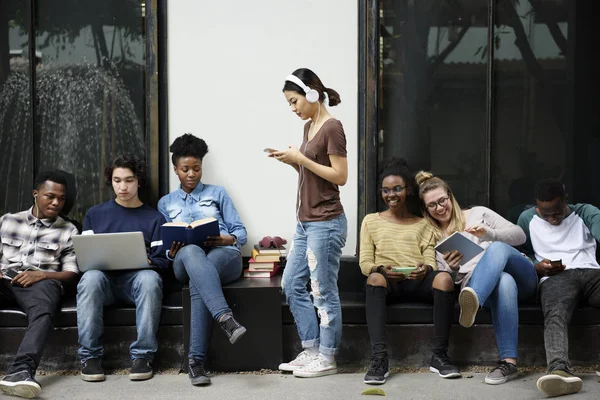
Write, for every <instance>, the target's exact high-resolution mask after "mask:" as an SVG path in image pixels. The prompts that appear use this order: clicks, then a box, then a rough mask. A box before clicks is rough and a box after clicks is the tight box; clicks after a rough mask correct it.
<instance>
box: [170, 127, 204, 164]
mask: <svg viewBox="0 0 600 400" xmlns="http://www.w3.org/2000/svg"><path fill="white" fill-rule="evenodd" d="M169 150H170V151H171V153H173V155H172V156H171V161H172V162H173V165H177V160H179V159H180V158H181V157H195V158H198V159H200V160H202V159H203V158H204V156H205V155H206V153H208V145H207V144H206V142H205V141H204V139H200V138H199V137H196V136H194V135H193V134H191V133H186V134H184V135H181V136H179V137H178V138H177V139H175V140H174V141H173V144H171V146H170V147H169Z"/></svg>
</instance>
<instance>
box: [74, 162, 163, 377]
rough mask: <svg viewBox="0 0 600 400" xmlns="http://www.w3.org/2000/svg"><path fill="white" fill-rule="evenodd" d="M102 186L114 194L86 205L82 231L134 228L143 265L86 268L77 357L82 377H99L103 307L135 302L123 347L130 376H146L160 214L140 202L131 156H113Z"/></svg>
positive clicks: (156, 306)
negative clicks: (132, 326) (133, 336)
mask: <svg viewBox="0 0 600 400" xmlns="http://www.w3.org/2000/svg"><path fill="white" fill-rule="evenodd" d="M104 175H105V180H106V184H107V186H112V188H113V190H114V191H115V195H116V198H115V199H114V200H110V201H108V202H106V203H103V204H100V205H97V206H94V207H92V208H90V209H89V211H88V212H87V214H86V216H85V220H84V222H83V234H84V235H85V234H94V233H114V232H134V231H141V232H142V233H143V234H144V241H145V242H146V249H147V252H148V264H149V265H150V266H151V267H150V268H149V269H141V270H135V271H107V272H104V271H98V270H90V271H87V272H85V273H84V274H83V276H82V278H81V280H80V281H79V285H77V328H78V330H79V345H80V347H79V350H78V353H79V357H80V358H81V362H82V370H81V377H82V379H83V380H84V381H88V382H97V381H103V380H104V379H105V378H104V370H103V369H102V364H101V361H102V356H103V353H104V349H103V347H102V342H101V337H102V332H103V326H104V323H103V320H102V315H103V308H104V306H108V305H111V304H114V303H116V302H124V303H128V304H135V307H136V326H137V340H136V341H135V342H133V343H132V344H131V346H130V347H129V350H130V353H131V358H132V360H133V365H132V367H131V370H130V374H129V378H130V379H131V380H146V379H150V378H152V375H153V370H152V360H153V359H154V354H155V353H156V350H157V348H158V342H157V339H156V332H157V330H158V324H159V320H160V312H161V306H162V295H163V293H162V279H161V277H160V275H159V274H158V273H157V270H160V269H166V268H168V260H167V258H166V255H165V252H164V251H163V250H162V241H161V240H160V227H161V225H162V224H163V223H165V222H166V221H165V219H164V217H163V216H162V215H161V214H160V213H159V212H158V211H156V210H155V209H153V208H152V207H150V206H148V205H147V204H144V203H142V201H141V200H140V198H139V196H138V190H139V188H140V187H143V186H144V183H145V181H146V172H145V167H144V163H143V162H142V161H140V160H139V159H138V158H137V157H135V156H134V155H132V154H124V155H122V156H119V157H117V158H116V159H115V160H114V161H113V162H112V163H111V164H110V165H109V166H108V167H106V170H105V172H104Z"/></svg>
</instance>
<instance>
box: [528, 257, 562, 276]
mask: <svg viewBox="0 0 600 400" xmlns="http://www.w3.org/2000/svg"><path fill="white" fill-rule="evenodd" d="M565 268H566V266H565V265H564V264H561V265H557V266H552V263H550V260H548V259H545V258H544V259H543V260H542V261H540V262H539V263H537V264H535V270H536V272H537V273H538V275H540V276H552V275H556V274H559V273H561V272H563V271H564V270H565Z"/></svg>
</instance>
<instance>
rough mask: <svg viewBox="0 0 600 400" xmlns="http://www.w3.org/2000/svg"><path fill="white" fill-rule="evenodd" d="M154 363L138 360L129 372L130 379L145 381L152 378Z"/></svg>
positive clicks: (142, 359)
mask: <svg viewBox="0 0 600 400" xmlns="http://www.w3.org/2000/svg"><path fill="white" fill-rule="evenodd" d="M153 375H154V373H153V372H152V361H150V360H147V359H145V358H136V359H135V360H133V365H132V366H131V370H130V371H129V379H131V380H132V381H145V380H146V379H150V378H152V376H153Z"/></svg>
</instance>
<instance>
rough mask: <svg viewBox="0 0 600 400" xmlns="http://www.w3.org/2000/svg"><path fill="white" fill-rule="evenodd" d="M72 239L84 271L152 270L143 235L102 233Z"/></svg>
mask: <svg viewBox="0 0 600 400" xmlns="http://www.w3.org/2000/svg"><path fill="white" fill-rule="evenodd" d="M72 238H73V246H74V247H75V254H76V255H77V264H78V265H79V270H80V271H81V272H85V271H89V270H91V269H98V270H101V271H120V270H128V269H143V268H150V267H151V266H150V264H148V255H147V254H146V245H145V244H144V235H143V234H142V232H122V233H98V234H93V235H77V236H73V237H72Z"/></svg>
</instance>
